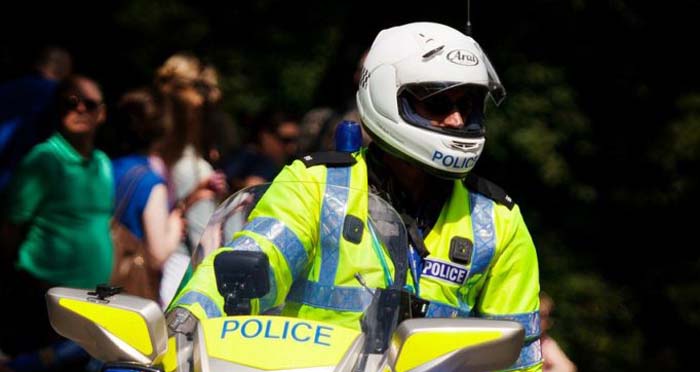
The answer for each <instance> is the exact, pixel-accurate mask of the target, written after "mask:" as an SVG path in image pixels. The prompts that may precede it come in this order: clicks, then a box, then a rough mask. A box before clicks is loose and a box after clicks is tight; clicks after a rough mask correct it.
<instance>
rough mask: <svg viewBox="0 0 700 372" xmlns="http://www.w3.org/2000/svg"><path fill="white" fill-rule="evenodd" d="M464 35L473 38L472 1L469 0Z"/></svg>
mask: <svg viewBox="0 0 700 372" xmlns="http://www.w3.org/2000/svg"><path fill="white" fill-rule="evenodd" d="M464 33H465V34H466V35H467V36H472V21H471V1H470V0H467V24H466V25H464Z"/></svg>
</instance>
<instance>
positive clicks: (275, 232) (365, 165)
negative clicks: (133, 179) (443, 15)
mask: <svg viewBox="0 0 700 372" xmlns="http://www.w3.org/2000/svg"><path fill="white" fill-rule="evenodd" d="M504 95H505V91H504V89H503V87H502V86H501V84H500V81H499V79H498V76H497V75H496V73H495V71H494V69H493V67H492V66H491V64H490V62H489V60H488V59H487V57H486V55H485V54H484V52H483V51H482V50H481V48H480V47H479V45H478V44H477V43H476V41H474V40H473V39H472V38H470V37H468V36H465V35H464V34H462V33H460V32H459V31H457V30H454V29H452V28H450V27H447V26H444V25H441V24H436V23H428V22H422V23H411V24H406V25H402V26H398V27H393V28H389V29H386V30H383V31H381V32H380V33H379V34H378V36H377V37H376V39H375V41H374V43H373V45H372V47H371V49H370V50H369V53H368V55H367V57H366V60H365V62H364V68H363V72H362V77H361V80H360V86H359V88H358V92H357V103H358V109H359V111H360V116H361V118H362V124H363V125H364V128H365V129H366V131H367V132H368V133H369V134H370V135H371V136H372V139H373V143H372V144H371V145H370V146H369V148H362V149H360V150H359V151H355V152H352V153H347V152H330V153H316V154H312V155H309V156H306V157H304V158H303V159H301V160H298V161H295V162H294V163H293V164H291V165H289V166H287V167H286V168H285V169H284V170H282V171H281V173H280V174H279V175H278V176H277V177H276V179H275V180H274V182H273V183H272V185H271V186H270V188H269V189H268V191H267V192H266V194H265V196H264V197H263V199H262V200H261V201H260V202H259V204H258V205H257V207H256V209H255V210H254V211H253V213H252V214H251V216H250V218H251V220H252V221H251V222H250V223H249V224H248V225H247V226H246V228H245V229H244V230H243V231H242V232H240V233H237V234H236V236H235V237H234V240H233V242H232V243H231V244H229V246H230V247H224V248H220V249H219V250H217V251H216V252H214V253H213V254H211V255H210V256H208V257H207V258H205V260H204V261H203V262H202V263H201V264H200V265H199V266H198V268H197V271H196V272H195V273H194V276H193V277H192V279H191V280H190V282H189V283H188V284H187V286H186V287H184V288H183V290H182V291H181V292H180V293H179V295H178V296H177V297H176V299H175V301H174V302H173V304H172V305H171V307H170V309H171V311H172V310H173V309H177V308H180V309H187V310H189V311H190V312H191V313H193V314H194V315H195V316H196V317H197V318H200V319H201V318H210V317H217V316H224V315H225V313H224V311H223V303H224V300H223V298H222V296H221V295H220V294H219V293H218V291H217V288H216V282H215V276H214V274H215V273H214V266H213V264H212V263H213V261H214V258H215V256H216V255H218V254H220V253H221V252H225V251H231V250H233V251H236V250H257V251H262V252H264V253H265V254H266V255H267V256H268V258H269V262H270V268H271V274H270V291H269V292H268V294H267V295H265V296H264V297H262V298H261V299H260V300H253V301H252V302H253V304H252V305H251V306H252V309H253V312H264V311H266V310H268V309H272V308H275V307H279V306H282V310H281V311H282V314H283V315H287V316H295V317H300V318H307V319H316V320H321V321H326V322H332V323H335V324H339V325H342V326H346V327H351V328H359V327H360V324H359V322H358V319H360V316H361V314H362V311H363V310H365V309H366V307H367V306H368V304H369V302H370V301H371V293H370V292H369V291H367V290H366V289H365V288H363V287H362V285H361V284H360V283H358V280H357V275H356V274H357V273H360V274H361V276H362V278H363V281H364V283H365V284H366V285H367V286H368V287H372V288H386V287H387V286H388V285H389V284H390V283H389V282H390V278H391V277H393V273H394V267H395V265H394V263H393V262H392V261H391V259H390V257H388V255H387V253H386V252H383V251H381V250H379V251H377V250H376V249H373V247H372V243H371V240H372V239H371V235H372V234H371V232H368V230H371V226H369V224H367V194H366V192H367V191H369V192H373V193H377V194H379V195H381V196H382V197H383V198H385V199H387V200H388V201H389V202H390V203H391V204H392V205H393V206H394V207H395V208H396V210H397V211H398V212H399V213H401V214H402V216H403V218H404V221H405V222H406V225H407V230H408V232H409V236H410V243H411V244H410V252H409V255H408V257H409V262H410V268H411V270H410V271H411V275H409V278H408V282H407V288H408V290H410V291H413V292H414V293H415V294H416V295H417V296H419V297H420V298H422V299H425V300H428V301H430V305H429V307H428V311H427V316H429V317H471V316H476V317H482V318H491V319H508V320H515V321H518V322H520V323H521V324H522V325H523V327H524V328H525V337H526V338H525V344H524V345H523V348H522V351H521V353H520V357H519V358H518V360H517V362H516V363H515V365H514V366H513V367H512V368H513V369H517V370H528V371H530V370H541V365H542V363H541V352H540V344H539V333H540V331H539V313H538V310H539V300H538V293H539V277H538V275H539V273H538V266H537V265H538V264H537V256H536V252H535V247H534V244H533V242H532V239H531V237H530V234H529V232H528V230H527V227H526V225H525V223H524V221H523V218H522V215H521V213H520V210H519V208H518V206H517V205H516V204H515V203H514V202H513V201H512V200H511V199H510V197H508V196H507V195H506V193H505V192H504V191H503V190H502V189H500V188H499V187H498V186H496V185H494V184H492V183H490V182H489V181H486V180H484V179H482V178H479V177H477V176H475V175H474V174H472V173H471V172H470V171H471V169H472V168H473V167H474V164H475V163H476V161H477V160H478V158H479V156H480V154H481V151H482V148H483V146H484V142H485V136H484V133H485V127H484V105H485V102H486V100H487V98H489V97H490V98H493V99H494V101H495V102H496V103H500V101H501V100H502V99H503V97H504ZM353 190H365V194H363V193H362V192H353ZM362 195H364V197H362ZM272 206H274V208H273V207H272ZM348 221H350V222H348ZM357 221H360V226H359V228H358V224H357V223H356V222H357ZM349 226H354V227H355V228H354V229H350V228H349ZM387 273H388V275H387Z"/></svg>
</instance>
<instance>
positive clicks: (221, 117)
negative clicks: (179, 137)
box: [201, 64, 241, 167]
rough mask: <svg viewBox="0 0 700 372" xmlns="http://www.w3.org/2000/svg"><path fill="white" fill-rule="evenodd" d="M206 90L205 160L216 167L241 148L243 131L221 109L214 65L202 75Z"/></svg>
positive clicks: (219, 90) (217, 78) (207, 68)
mask: <svg viewBox="0 0 700 372" xmlns="http://www.w3.org/2000/svg"><path fill="white" fill-rule="evenodd" d="M201 80H202V82H203V84H202V89H203V90H204V96H205V101H204V117H203V121H204V123H203V127H202V129H203V133H202V134H203V141H204V143H203V148H204V155H205V159H206V160H207V161H208V162H209V163H210V164H211V165H212V166H214V167H217V166H219V165H220V164H221V161H222V159H223V158H224V157H225V156H227V155H228V154H230V153H232V152H234V151H236V150H237V149H238V148H240V146H241V141H240V138H241V130H240V128H239V127H238V126H237V125H236V123H235V122H234V121H233V118H232V117H231V115H229V114H228V113H227V112H226V111H224V110H223V109H222V108H221V98H222V95H221V89H220V87H219V72H218V71H217V70H216V67H214V66H213V65H211V64H209V65H205V66H204V69H203V70H202V73H201Z"/></svg>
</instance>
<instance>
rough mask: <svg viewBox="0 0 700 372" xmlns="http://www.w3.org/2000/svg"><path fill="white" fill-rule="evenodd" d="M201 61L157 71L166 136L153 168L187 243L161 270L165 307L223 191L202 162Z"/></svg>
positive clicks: (181, 59) (185, 58)
mask: <svg viewBox="0 0 700 372" xmlns="http://www.w3.org/2000/svg"><path fill="white" fill-rule="evenodd" d="M202 72H203V66H202V63H201V62H200V60H199V59H198V58H197V57H195V56H193V55H191V54H187V53H177V54H175V55H173V56H171V57H170V58H168V59H167V60H166V61H165V62H164V63H163V65H162V66H160V67H159V68H158V70H157V72H156V77H155V84H154V85H155V90H156V93H157V95H158V99H159V102H160V104H161V105H162V108H163V112H162V120H163V123H164V125H165V136H164V137H163V139H162V141H159V143H158V144H157V145H156V147H155V151H156V152H157V153H158V154H159V155H160V157H159V158H152V159H151V160H152V163H151V165H152V167H154V169H155V170H156V171H157V172H159V173H160V174H161V175H162V176H163V177H164V178H165V180H166V182H167V184H168V191H169V194H170V200H171V201H173V202H174V203H176V204H180V205H182V206H183V209H184V210H185V211H186V212H185V219H186V221H187V222H186V223H187V234H186V235H185V240H184V241H183V242H182V243H181V244H180V246H179V247H178V249H177V251H176V253H175V254H173V255H171V256H170V258H169V259H168V261H166V265H165V267H164V271H163V280H162V283H161V296H162V297H163V299H164V301H165V302H166V303H167V302H168V301H169V300H170V298H171V297H172V295H174V291H175V290H176V289H177V285H178V284H179V282H180V279H181V278H182V275H184V274H185V270H186V268H187V264H186V262H187V260H188V259H189V257H190V256H191V254H192V252H193V250H194V249H195V247H196V246H197V242H198V241H199V238H200V237H201V235H202V232H203V231H204V228H205V227H206V223H207V221H208V220H209V217H210V216H211V214H212V213H213V212H214V210H215V209H216V206H217V204H218V201H219V200H220V199H221V198H222V197H223V196H224V195H225V193H226V192H227V184H226V178H225V176H224V174H223V173H222V172H215V171H214V169H213V167H212V165H211V164H210V163H209V162H207V161H206V160H205V155H204V153H205V150H204V145H203V138H202V133H203V128H202V120H203V108H204V105H205V103H206V100H207V99H208V96H207V89H206V84H205V83H204V81H203V80H202Z"/></svg>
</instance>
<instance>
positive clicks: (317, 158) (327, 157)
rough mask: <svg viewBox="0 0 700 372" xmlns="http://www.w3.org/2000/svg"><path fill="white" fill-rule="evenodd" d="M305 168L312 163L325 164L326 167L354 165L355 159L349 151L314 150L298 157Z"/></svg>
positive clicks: (312, 164)
mask: <svg viewBox="0 0 700 372" xmlns="http://www.w3.org/2000/svg"><path fill="white" fill-rule="evenodd" d="M299 160H301V161H302V162H303V163H304V165H306V167H307V168H310V167H313V166H314V165H322V164H323V165H325V166H327V167H348V166H351V165H355V163H357V160H355V158H354V157H353V156H352V154H351V153H349V152H340V151H323V152H314V153H312V154H308V155H304V156H302V157H301V158H299Z"/></svg>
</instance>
